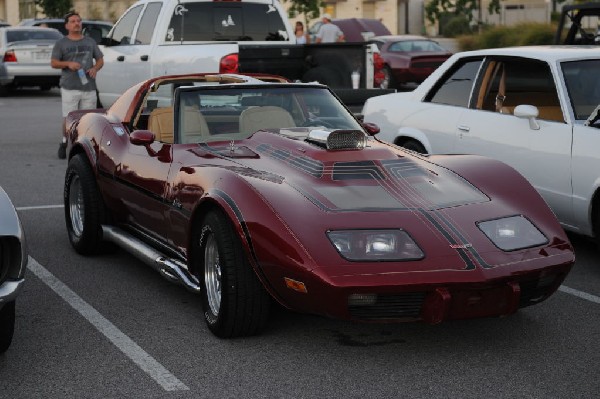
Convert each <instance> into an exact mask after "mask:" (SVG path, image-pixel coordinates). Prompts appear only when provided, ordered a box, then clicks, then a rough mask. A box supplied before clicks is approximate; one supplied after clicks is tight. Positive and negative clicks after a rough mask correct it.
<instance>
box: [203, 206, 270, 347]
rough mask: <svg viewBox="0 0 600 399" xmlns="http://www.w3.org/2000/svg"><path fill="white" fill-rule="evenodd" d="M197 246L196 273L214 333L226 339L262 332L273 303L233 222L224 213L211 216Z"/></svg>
mask: <svg viewBox="0 0 600 399" xmlns="http://www.w3.org/2000/svg"><path fill="white" fill-rule="evenodd" d="M194 242H195V243H196V246H195V247H194V249H193V250H194V255H193V258H194V259H195V262H197V263H196V264H195V265H194V270H195V271H196V274H197V275H198V277H202V278H200V280H201V284H202V290H201V297H202V307H203V308H204V317H205V320H206V324H207V326H208V328H209V329H210V331H211V332H212V333H213V334H215V335H216V336H218V337H222V338H229V337H237V336H247V335H254V334H257V333H259V332H260V331H262V330H263V329H264V327H265V325H266V323H267V319H268V315H269V308H270V303H271V299H270V297H269V294H268V293H267V292H266V291H265V289H264V288H263V286H262V284H261V282H260V281H259V280H258V277H257V276H256V274H255V273H254V270H253V269H252V266H251V265H250V263H249V262H248V260H247V258H246V254H245V252H244V249H243V247H242V244H241V242H240V239H239V237H238V235H237V232H236V231H235V229H234V228H233V225H232V224H231V222H230V221H229V219H228V218H227V217H226V216H225V214H223V213H222V212H220V211H211V212H209V213H208V214H207V215H206V217H205V218H204V220H203V221H202V223H201V226H200V228H199V229H197V230H196V232H195V234H194Z"/></svg>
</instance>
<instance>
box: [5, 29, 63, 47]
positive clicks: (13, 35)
mask: <svg viewBox="0 0 600 399" xmlns="http://www.w3.org/2000/svg"><path fill="white" fill-rule="evenodd" d="M61 37H62V35H61V34H60V32H58V31H52V30H43V29H38V28H35V29H31V30H22V29H19V30H9V31H7V32H6V42H7V43H15V42H27V41H40V40H52V41H56V40H58V39H60V38H61Z"/></svg>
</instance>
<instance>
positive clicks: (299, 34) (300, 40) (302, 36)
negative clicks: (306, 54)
mask: <svg viewBox="0 0 600 399" xmlns="http://www.w3.org/2000/svg"><path fill="white" fill-rule="evenodd" d="M295 33H296V44H306V43H308V41H309V40H308V35H307V34H306V33H304V24H303V23H302V22H300V21H298V22H296V29H295Z"/></svg>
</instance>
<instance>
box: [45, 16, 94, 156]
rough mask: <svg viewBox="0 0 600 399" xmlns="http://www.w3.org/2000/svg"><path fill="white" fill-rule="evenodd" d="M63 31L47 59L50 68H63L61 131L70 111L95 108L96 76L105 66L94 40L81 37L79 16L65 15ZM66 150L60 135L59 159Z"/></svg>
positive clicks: (65, 143) (64, 139)
mask: <svg viewBox="0 0 600 399" xmlns="http://www.w3.org/2000/svg"><path fill="white" fill-rule="evenodd" d="M65 28H66V30H67V32H68V34H67V36H65V37H63V38H62V39H60V40H58V41H57V42H56V43H55V44H54V48H53V49H52V58H51V60H50V65H51V66H52V68H56V69H62V73H61V76H60V94H61V98H62V116H63V124H62V126H63V129H62V131H63V132H64V130H65V121H66V117H67V115H68V114H69V112H71V111H75V110H78V109H94V108H96V74H97V73H98V71H99V70H100V69H101V68H102V66H103V65H104V60H103V54H102V51H100V48H99V47H98V44H97V43H96V41H95V40H94V39H92V38H90V37H87V36H84V35H83V32H82V29H83V28H82V23H81V17H80V16H79V14H78V13H76V12H75V11H72V12H69V13H68V14H67V15H65ZM94 61H95V62H94ZM66 148H67V139H66V137H64V135H62V140H61V142H60V145H59V147H58V157H59V158H61V159H64V158H66Z"/></svg>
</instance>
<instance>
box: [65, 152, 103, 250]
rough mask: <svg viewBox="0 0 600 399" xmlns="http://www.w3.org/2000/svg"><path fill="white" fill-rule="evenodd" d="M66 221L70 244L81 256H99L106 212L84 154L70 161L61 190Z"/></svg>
mask: <svg viewBox="0 0 600 399" xmlns="http://www.w3.org/2000/svg"><path fill="white" fill-rule="evenodd" d="M64 204H65V221H66V223H67V232H68V234H69V241H71V245H72V246H73V248H75V251H77V252H78V253H80V254H82V255H92V254H96V253H99V252H101V250H102V247H103V244H104V243H103V241H102V223H103V222H104V221H105V209H104V203H103V202H102V197H101V196H100V191H99V190H98V186H97V184H96V179H95V177H94V173H93V171H92V168H91V167H90V165H89V163H88V160H87V158H86V157H85V155H84V154H77V155H75V156H74V157H73V158H71V160H70V161H69V165H68V166H67V173H66V176H65V190H64Z"/></svg>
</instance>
